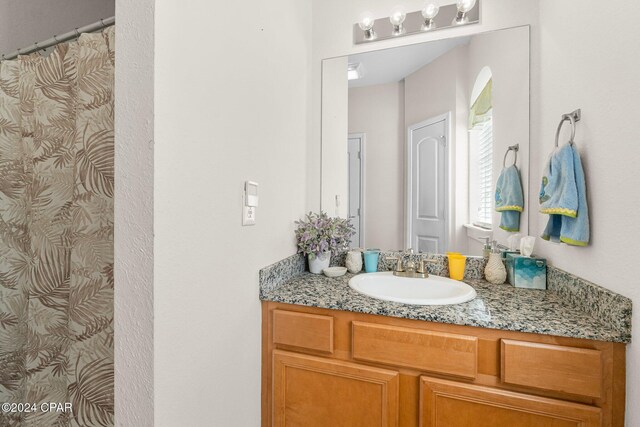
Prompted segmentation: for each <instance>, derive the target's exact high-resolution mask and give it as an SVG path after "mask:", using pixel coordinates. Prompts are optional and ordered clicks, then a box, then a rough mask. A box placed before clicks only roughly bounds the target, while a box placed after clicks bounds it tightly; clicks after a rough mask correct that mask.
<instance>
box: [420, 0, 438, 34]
mask: <svg viewBox="0 0 640 427" xmlns="http://www.w3.org/2000/svg"><path fill="white" fill-rule="evenodd" d="M439 3H440V2H438V1H437V0H432V1H428V2H427V3H426V4H425V5H424V7H423V8H422V10H421V13H422V18H423V19H424V24H422V30H424V31H428V30H431V29H433V28H435V26H436V24H435V22H434V18H435V17H436V16H437V15H438V12H439V11H440V4H439Z"/></svg>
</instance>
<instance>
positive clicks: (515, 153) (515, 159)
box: [502, 144, 520, 168]
mask: <svg viewBox="0 0 640 427" xmlns="http://www.w3.org/2000/svg"><path fill="white" fill-rule="evenodd" d="M519 150H520V144H516V145H510V146H509V147H508V148H507V152H506V153H504V159H502V167H503V168H505V167H506V164H507V156H508V155H509V151H513V166H515V165H516V163H517V162H518V151H519Z"/></svg>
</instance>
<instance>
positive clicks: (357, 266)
mask: <svg viewBox="0 0 640 427" xmlns="http://www.w3.org/2000/svg"><path fill="white" fill-rule="evenodd" d="M345 264H346V266H347V270H349V273H353V274H355V273H359V272H360V271H361V270H362V251H349V252H347V259H346V261H345Z"/></svg>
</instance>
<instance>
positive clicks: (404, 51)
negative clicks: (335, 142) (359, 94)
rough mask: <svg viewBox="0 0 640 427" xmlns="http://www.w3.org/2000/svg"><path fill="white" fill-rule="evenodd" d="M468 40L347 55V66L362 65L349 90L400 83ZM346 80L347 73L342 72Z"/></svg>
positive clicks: (428, 43) (443, 41) (345, 71)
mask: <svg viewBox="0 0 640 427" xmlns="http://www.w3.org/2000/svg"><path fill="white" fill-rule="evenodd" d="M470 39H471V37H469V36H467V37H457V38H454V39H446V40H438V41H434V42H427V43H419V44H413V45H409V46H402V47H396V48H390V49H383V50H375V51H372V52H365V53H359V54H357V55H351V56H349V63H350V64H353V63H358V62H359V63H360V64H362V70H363V77H362V78H360V79H358V80H351V81H349V87H350V88H351V87H363V86H373V85H379V84H385V83H393V82H399V81H400V80H402V79H404V78H405V77H406V76H408V75H409V74H411V73H413V72H415V71H416V70H418V69H420V68H422V67H424V66H425V65H427V64H428V63H430V62H432V61H433V60H435V59H436V58H438V57H439V56H442V55H444V54H445V53H447V52H448V51H450V50H451V49H453V48H454V47H456V46H460V45H463V44H467V43H469V40H470ZM344 74H345V77H346V75H347V70H344Z"/></svg>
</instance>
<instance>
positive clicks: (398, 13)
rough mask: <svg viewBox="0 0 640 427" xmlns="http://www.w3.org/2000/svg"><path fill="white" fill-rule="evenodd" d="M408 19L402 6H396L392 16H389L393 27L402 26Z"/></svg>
mask: <svg viewBox="0 0 640 427" xmlns="http://www.w3.org/2000/svg"><path fill="white" fill-rule="evenodd" d="M406 17H407V13H406V12H405V11H404V8H403V7H402V6H396V7H394V8H393V9H392V10H391V15H390V16H389V21H390V22H391V25H393V26H394V27H400V26H402V23H403V22H404V18H406Z"/></svg>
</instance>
